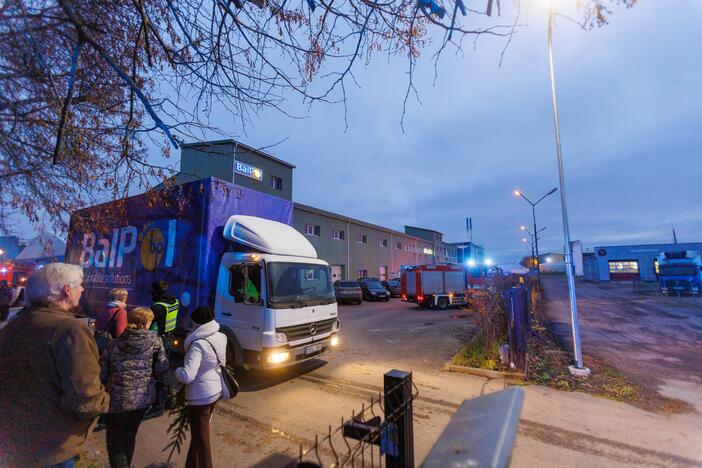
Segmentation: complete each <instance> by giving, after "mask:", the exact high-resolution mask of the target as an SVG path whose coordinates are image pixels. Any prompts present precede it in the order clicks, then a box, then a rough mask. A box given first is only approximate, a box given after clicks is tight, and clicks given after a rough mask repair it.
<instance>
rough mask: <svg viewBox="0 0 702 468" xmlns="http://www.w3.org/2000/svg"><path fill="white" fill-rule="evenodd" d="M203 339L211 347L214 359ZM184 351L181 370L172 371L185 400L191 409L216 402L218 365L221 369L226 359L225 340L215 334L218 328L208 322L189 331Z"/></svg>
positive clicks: (219, 390) (219, 379) (219, 383)
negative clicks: (220, 365) (180, 386)
mask: <svg viewBox="0 0 702 468" xmlns="http://www.w3.org/2000/svg"><path fill="white" fill-rule="evenodd" d="M204 339H207V341H209V342H210V343H211V344H212V346H214V348H215V350H216V351H217V355H215V352H214V350H213V349H212V346H210V345H209V344H207V342H205V341H204ZM185 350H186V353H185V359H184V361H183V367H179V368H178V369H176V371H175V377H176V379H177V380H178V382H181V383H184V384H185V399H186V400H187V401H188V403H189V404H191V405H209V404H210V403H214V402H215V401H217V400H219V399H220V397H221V396H222V374H221V371H220V368H219V362H221V363H222V365H225V364H226V359H227V337H226V336H225V335H224V334H222V333H219V324H218V323H217V322H215V321H214V320H212V321H210V322H207V323H205V324H203V325H200V326H199V327H197V328H196V329H194V330H193V331H191V332H190V334H189V335H188V336H187V338H185ZM217 356H219V362H218V361H217Z"/></svg>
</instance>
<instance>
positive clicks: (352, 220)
mask: <svg viewBox="0 0 702 468" xmlns="http://www.w3.org/2000/svg"><path fill="white" fill-rule="evenodd" d="M293 204H294V206H295V208H300V209H301V210H305V211H309V212H311V213H317V214H321V215H324V216H329V217H332V218H336V219H338V220H341V221H346V222H350V223H354V224H359V225H361V226H366V227H369V228H372V229H377V230H379V231H385V232H387V233H390V234H394V235H399V236H403V237H409V238H410V239H414V240H419V241H423V242H426V243H431V241H428V240H426V239H422V238H421V237H417V236H413V235H411V234H407V233H404V232H401V231H396V230H394V229H390V228H386V227H384V226H379V225H377V224H373V223H368V222H366V221H361V220H360V219H355V218H350V217H348V216H344V215H340V214H337V213H332V212H331V211H326V210H322V209H319V208H315V207H313V206H309V205H303V204H302V203H298V202H294V203H293Z"/></svg>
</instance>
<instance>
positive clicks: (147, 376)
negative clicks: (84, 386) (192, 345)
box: [100, 307, 168, 468]
mask: <svg viewBox="0 0 702 468" xmlns="http://www.w3.org/2000/svg"><path fill="white" fill-rule="evenodd" d="M153 320H154V314H153V312H151V309H148V308H146V307H136V308H134V309H132V310H131V311H130V312H129V318H128V324H127V329H126V330H125V332H124V333H122V334H121V335H120V337H119V338H117V339H115V340H112V341H111V342H110V343H109V344H108V345H107V348H106V349H105V352H104V353H103V354H102V356H101V357H100V368H101V370H100V380H102V382H103V383H104V384H105V386H106V387H107V393H109V394H110V411H109V413H108V414H107V415H106V416H105V420H106V423H107V434H106V438H107V452H108V456H109V459H110V466H111V467H112V468H122V467H127V468H128V467H129V466H131V464H132V457H133V456H134V446H135V444H136V435H137V431H138V430H139V425H140V424H141V421H142V420H143V419H144V415H145V414H146V411H147V409H148V408H149V406H150V405H152V404H154V402H155V401H156V396H157V395H156V383H157V382H164V381H166V379H168V361H167V360H166V352H165V350H164V349H163V342H162V341H161V338H159V336H158V335H157V334H156V333H155V332H152V331H149V327H151V322H153Z"/></svg>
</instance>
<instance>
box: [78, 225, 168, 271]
mask: <svg viewBox="0 0 702 468" xmlns="http://www.w3.org/2000/svg"><path fill="white" fill-rule="evenodd" d="M176 227H177V220H175V219H170V220H168V230H167V231H166V233H165V234H166V238H165V239H164V238H163V234H164V233H162V231H161V229H159V228H157V227H151V228H150V229H149V231H153V233H154V234H155V235H152V236H147V241H146V242H147V244H146V247H147V249H146V253H147V257H148V258H147V260H149V262H150V263H149V268H147V269H149V270H152V269H154V268H156V267H158V266H160V265H161V259H162V257H163V256H164V253H165V257H166V259H165V262H164V265H163V266H166V267H171V266H173V257H174V255H175V237H176V231H177V230H176ZM142 242H144V241H143V240H142V239H141V237H140V236H139V231H138V229H137V227H136V226H125V227H122V228H115V229H114V230H113V231H112V242H110V239H109V238H108V237H99V236H98V234H97V233H93V232H88V233H85V234H83V245H82V252H81V254H80V257H79V259H78V263H79V264H80V265H81V266H82V267H83V268H91V267H95V268H108V267H109V268H122V266H123V264H124V259H125V257H126V256H128V255H129V254H131V253H132V252H134V251H135V250H137V247H138V244H141V243H142ZM156 254H157V255H156ZM151 257H153V258H151ZM141 261H142V264H143V263H144V255H143V252H142V258H141ZM144 266H145V265H144Z"/></svg>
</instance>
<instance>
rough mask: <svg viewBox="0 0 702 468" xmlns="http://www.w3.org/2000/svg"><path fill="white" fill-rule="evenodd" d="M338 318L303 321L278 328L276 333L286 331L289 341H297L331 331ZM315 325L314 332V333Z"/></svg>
mask: <svg viewBox="0 0 702 468" xmlns="http://www.w3.org/2000/svg"><path fill="white" fill-rule="evenodd" d="M334 322H336V319H335V318H333V319H327V320H322V321H319V322H312V323H303V324H301V325H292V326H289V327H280V328H276V329H275V331H276V333H285V334H286V335H287V336H288V341H297V340H302V339H304V338H309V337H311V336H317V335H323V334H325V333H329V332H330V331H332V329H333V328H334ZM312 325H314V333H312V331H313V328H312Z"/></svg>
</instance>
